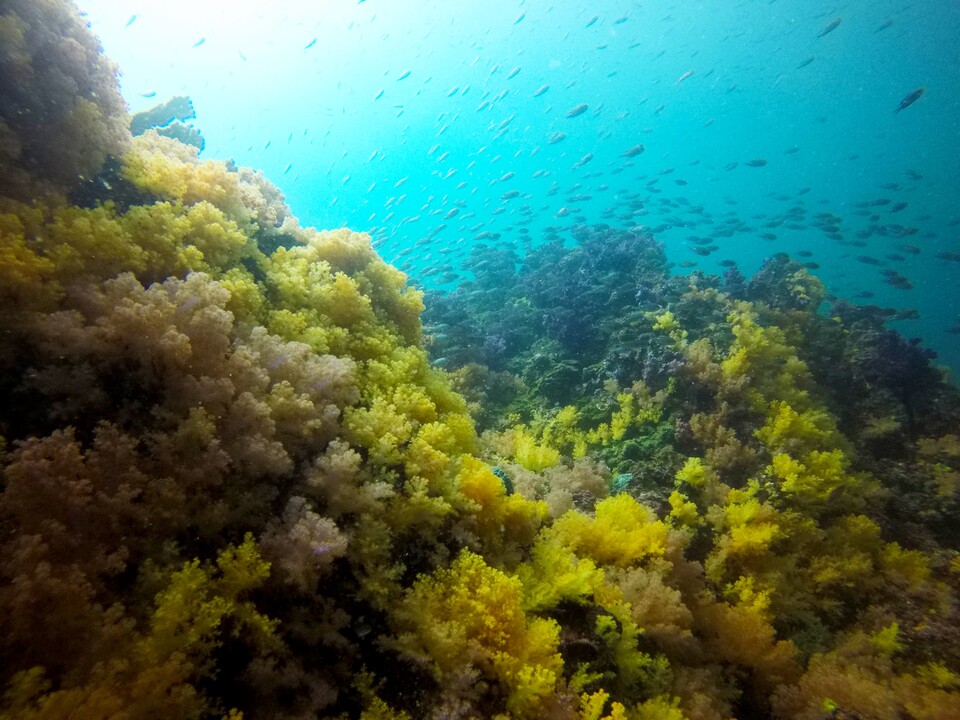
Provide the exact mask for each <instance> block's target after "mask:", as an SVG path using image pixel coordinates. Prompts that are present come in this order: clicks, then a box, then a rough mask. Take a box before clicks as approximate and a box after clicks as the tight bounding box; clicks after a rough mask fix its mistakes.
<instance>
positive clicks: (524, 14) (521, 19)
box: [513, 13, 527, 25]
mask: <svg viewBox="0 0 960 720" xmlns="http://www.w3.org/2000/svg"><path fill="white" fill-rule="evenodd" d="M526 16H527V14H526V13H520V17H518V18H517V19H516V20H514V21H513V24H514V25H519V24H520V23H522V22H523V19H524V18H525V17H526Z"/></svg>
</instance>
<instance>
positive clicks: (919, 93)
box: [894, 87, 925, 113]
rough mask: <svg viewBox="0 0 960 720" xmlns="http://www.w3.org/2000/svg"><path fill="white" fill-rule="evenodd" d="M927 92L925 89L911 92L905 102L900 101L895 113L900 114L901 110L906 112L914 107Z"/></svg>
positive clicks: (904, 99) (920, 88)
mask: <svg viewBox="0 0 960 720" xmlns="http://www.w3.org/2000/svg"><path fill="white" fill-rule="evenodd" d="M924 92H925V88H922V87H919V88H917V89H916V90H913V91H911V92H910V93H908V94H907V96H906V97H905V98H903V100H901V101H900V104H899V105H897V109H896V110H894V112H895V113H898V112H900V111H901V110H906V109H907V108H908V107H910V106H911V105H913V104H914V103H915V102H916V101H917V100H919V99H920V97H921V96H922V95H923V93H924Z"/></svg>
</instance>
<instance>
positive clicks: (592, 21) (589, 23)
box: [583, 15, 600, 29]
mask: <svg viewBox="0 0 960 720" xmlns="http://www.w3.org/2000/svg"><path fill="white" fill-rule="evenodd" d="M599 19H600V16H599V15H594V16H593V17H592V18H590V22H588V23H587V24H586V25H584V26H583V27H584V29H586V28H588V27H591V26H592V25H593V24H594V23H596V22H597V20H599Z"/></svg>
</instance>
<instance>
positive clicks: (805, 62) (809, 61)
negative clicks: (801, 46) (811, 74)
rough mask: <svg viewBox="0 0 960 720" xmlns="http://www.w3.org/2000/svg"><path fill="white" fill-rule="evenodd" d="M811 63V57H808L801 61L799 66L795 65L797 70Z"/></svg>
mask: <svg viewBox="0 0 960 720" xmlns="http://www.w3.org/2000/svg"><path fill="white" fill-rule="evenodd" d="M812 62H813V55H811V56H810V57H808V58H807V59H806V60H802V61H801V62H800V64H799V65H797V70H799V69H800V68H805V67H806V66H807V65H809V64H810V63H812Z"/></svg>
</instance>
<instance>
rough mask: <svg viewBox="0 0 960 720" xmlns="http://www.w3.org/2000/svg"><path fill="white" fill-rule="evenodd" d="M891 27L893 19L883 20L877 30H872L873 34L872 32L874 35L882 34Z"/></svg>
mask: <svg viewBox="0 0 960 720" xmlns="http://www.w3.org/2000/svg"><path fill="white" fill-rule="evenodd" d="M891 25H893V18H890V19H889V20H884V21H883V23H882V24H881V25H880V27H878V28H877V29H876V30H874V31H873V32H874V34H876V33H878V32H883V31H884V30H886V29H887V28H888V27H890V26H891Z"/></svg>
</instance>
